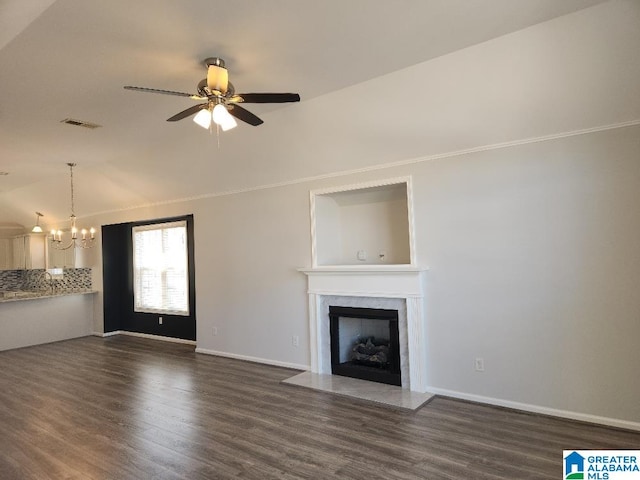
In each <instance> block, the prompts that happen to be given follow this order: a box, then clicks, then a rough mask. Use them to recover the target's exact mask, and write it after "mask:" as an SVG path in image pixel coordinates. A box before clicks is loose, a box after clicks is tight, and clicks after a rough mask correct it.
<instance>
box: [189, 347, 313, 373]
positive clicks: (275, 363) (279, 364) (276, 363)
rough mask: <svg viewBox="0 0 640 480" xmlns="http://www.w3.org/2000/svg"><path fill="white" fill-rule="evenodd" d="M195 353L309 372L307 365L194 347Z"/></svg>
mask: <svg viewBox="0 0 640 480" xmlns="http://www.w3.org/2000/svg"><path fill="white" fill-rule="evenodd" d="M196 353H202V354H204V355H215V356H218V357H226V358H234V359H236V360H244V361H247V362H254V363H264V364H265V365H273V366H275V367H284V368H293V369H294V370H309V368H310V367H309V365H301V364H298V363H289V362H280V361H278V360H270V359H267V358H260V357H250V356H247V355H237V354H235V353H228V352H219V351H217V350H208V349H205V348H200V347H196Z"/></svg>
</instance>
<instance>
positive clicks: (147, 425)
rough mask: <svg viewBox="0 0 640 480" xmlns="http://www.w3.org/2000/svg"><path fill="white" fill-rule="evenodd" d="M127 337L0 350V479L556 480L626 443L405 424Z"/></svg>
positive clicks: (598, 433)
mask: <svg viewBox="0 0 640 480" xmlns="http://www.w3.org/2000/svg"><path fill="white" fill-rule="evenodd" d="M295 373H296V372H295V371H293V370H288V369H285V368H278V367H271V366H265V365H258V364H252V363H248V362H242V361H238V360H232V359H227V358H220V357H212V356H207V355H200V354H196V353H195V352H194V350H193V347H192V346H188V345H181V344H172V343H164V342H158V341H154V340H146V339H140V338H135V337H127V336H115V337H110V338H105V339H102V338H97V337H86V338H81V339H76V340H69V341H65V342H59V343H53V344H48V345H40V346H36V347H29V348H23V349H18V350H11V351H5V352H0V479H1V480H5V479H20V480H26V479H38V480H42V479H83V480H87V479H89V480H91V479H95V480H99V479H109V480H113V479H127V480H129V479H162V480H164V479H189V480H196V479H226V478H237V479H299V478H309V479H360V478H366V479H435V480H438V479H452V480H453V479H456V480H457V479H461V478H464V479H479V480H484V479H486V480H496V479H509V480H512V479H514V478H518V479H536V480H540V479H558V478H561V476H562V450H563V449H639V448H640V433H636V432H628V431H622V430H615V429H609V428H604V427H600V426H594V425H587V424H581V423H577V422H571V421H565V420H559V419H553V418H548V417H544V416H538V415H532V414H526V413H521V412H515V411H511V410H507V409H501V408H494V407H489V406H484V405H477V404H473V403H468V402H462V401H456V400H452V399H447V398H436V399H434V400H433V401H432V402H431V403H430V404H429V405H427V406H425V407H423V408H422V409H420V410H419V411H418V412H416V413H412V412H404V411H397V410H392V409H389V408H385V407H382V406H379V405H375V404H370V403H365V402H361V401H358V400H353V399H349V398H345V397H338V396H333V395H331V394H327V393H323V392H317V391H313V390H308V389H304V388H299V387H294V386H289V385H283V384H281V383H280V382H281V380H283V379H285V378H288V377H290V376H292V375H294V374H295Z"/></svg>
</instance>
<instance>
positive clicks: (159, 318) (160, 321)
mask: <svg viewBox="0 0 640 480" xmlns="http://www.w3.org/2000/svg"><path fill="white" fill-rule="evenodd" d="M158 325H162V317H158Z"/></svg>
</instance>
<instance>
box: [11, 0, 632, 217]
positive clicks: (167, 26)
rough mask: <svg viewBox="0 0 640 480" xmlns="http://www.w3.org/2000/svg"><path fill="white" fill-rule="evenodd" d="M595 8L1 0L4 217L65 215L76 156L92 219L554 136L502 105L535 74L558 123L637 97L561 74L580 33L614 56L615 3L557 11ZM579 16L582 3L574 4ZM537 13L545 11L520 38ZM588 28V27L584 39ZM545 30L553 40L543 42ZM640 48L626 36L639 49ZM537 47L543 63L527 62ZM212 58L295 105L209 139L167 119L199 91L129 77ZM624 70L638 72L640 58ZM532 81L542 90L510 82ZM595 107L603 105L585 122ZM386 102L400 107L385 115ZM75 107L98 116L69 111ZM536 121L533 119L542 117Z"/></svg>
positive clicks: (286, 0) (570, 0) (621, 5)
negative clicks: (609, 93) (588, 99)
mask: <svg viewBox="0 0 640 480" xmlns="http://www.w3.org/2000/svg"><path fill="white" fill-rule="evenodd" d="M601 3H602V2H601V1H599V0H563V1H561V2H559V1H557V0H485V1H471V0H393V1H389V0H385V1H382V0H349V1H344V0H323V1H317V0H313V1H312V0H269V1H257V0H236V1H234V2H228V1H225V2H221V1H219V0H183V1H180V2H176V1H173V0H137V1H133V2H132V1H124V0H109V1H105V2H93V1H89V2H88V1H86V0H57V1H51V0H40V1H35V0H30V1H29V2H24V1H23V0H0V32H1V33H0V86H1V88H0V172H2V171H4V172H8V173H9V175H4V176H0V226H2V225H4V226H7V225H11V224H15V223H19V224H23V225H30V224H31V223H32V222H33V221H34V219H35V215H34V213H33V212H34V211H36V210H39V211H41V212H43V213H44V214H45V219H43V223H45V224H46V223H47V220H49V221H54V220H58V219H63V218H65V217H67V216H68V214H69V191H68V167H67V166H66V165H65V164H66V163H67V162H76V163H77V164H78V166H77V168H76V170H75V180H76V214H77V215H78V216H82V215H88V214H93V213H97V212H101V211H108V210H114V209H121V208H127V207H130V206H136V205H143V204H149V203H155V202H162V201H168V200H172V199H178V198H186V197H194V196H199V195H207V194H211V193H216V192H226V191H233V190H238V189H244V188H251V187H255V186H260V185H269V184H275V183H278V182H286V181H290V180H293V179H296V178H302V177H305V176H312V175H322V174H327V173H330V172H334V171H340V170H347V169H352V168H363V167H368V166H371V165H376V164H382V163H385V162H391V161H397V160H402V159H407V158H412V157H418V156H421V155H433V154H439V153H444V152H446V151H452V150H456V149H464V148H473V147H476V146H478V145H485V144H488V143H499V142H501V141H510V140H514V139H517V138H527V137H528V136H535V135H538V134H540V133H542V134H545V133H546V134H553V133H555V132H554V131H551V130H549V132H545V131H542V132H539V131H536V130H535V128H533V127H532V126H531V125H530V124H528V123H527V122H526V121H522V119H519V121H515V122H514V120H513V119H512V118H510V117H509V116H503V117H500V112H499V111H498V110H499V109H500V108H502V107H501V105H507V104H514V107H513V108H519V109H530V110H532V111H534V112H535V111H536V109H537V108H538V107H537V103H536V102H537V98H536V97H535V95H531V92H532V91H533V90H532V88H538V86H539V85H542V87H544V88H546V95H547V96H548V93H549V91H551V92H554V91H555V94H556V95H558V96H559V97H560V96H561V95H564V96H566V97H568V101H572V102H574V103H575V105H574V104H571V105H573V106H574V107H575V108H573V107H572V108H573V110H570V112H571V118H568V117H569V114H566V115H564V114H563V113H562V112H559V113H558V115H554V116H553V119H552V121H551V125H552V126H553V128H555V129H563V128H577V127H579V128H589V127H590V126H593V124H594V122H595V124H596V125H598V124H602V122H603V121H604V122H611V123H615V122H616V121H619V120H620V118H622V119H623V120H624V119H625V118H627V119H629V118H637V113H638V110H637V108H636V107H637V105H636V104H637V102H636V103H634V102H631V104H629V103H628V102H625V101H623V98H620V101H619V102H618V103H616V102H615V101H614V102H613V106H610V105H611V102H610V101H607V102H604V100H603V101H602V102H601V103H602V105H600V104H598V105H595V106H594V107H593V109H592V110H590V109H589V108H583V106H581V105H582V104H583V103H584V102H583V100H584V97H580V96H576V95H577V94H576V88H575V85H574V84H571V83H569V82H565V83H562V82H558V73H559V71H558V70H557V69H567V72H563V73H562V75H560V76H566V75H568V76H569V77H571V76H576V78H578V77H579V78H582V76H583V74H584V73H585V72H584V71H581V68H583V66H584V63H582V60H581V59H579V58H578V59H575V58H571V59H566V58H565V59H564V60H563V59H562V58H561V57H559V58H553V56H552V55H550V56H546V55H545V52H553V51H555V50H557V48H556V45H555V42H556V41H558V42H560V48H562V45H564V43H563V42H565V43H566V48H567V49H568V50H567V51H570V49H571V48H573V47H574V46H572V40H570V41H567V38H569V37H570V38H571V39H572V38H574V37H573V36H571V35H573V34H575V37H576V42H578V41H593V47H592V49H595V50H596V52H595V55H598V54H601V55H602V58H609V56H610V55H608V52H607V51H605V50H603V51H602V52H599V51H598V50H599V48H600V49H604V48H607V47H606V42H602V41H598V40H597V39H596V40H595V41H594V40H593V35H596V36H597V35H599V30H598V29H599V28H601V26H599V25H598V24H594V23H593V22H592V21H591V20H590V19H591V18H602V17H603V14H602V12H607V11H609V6H608V5H609V4H607V5H605V6H603V5H598V6H596V7H594V8H603V10H602V12H598V14H597V15H596V14H593V15H587V14H585V16H584V17H581V18H584V19H585V20H583V21H582V23H576V25H580V31H578V30H576V31H575V32H571V31H569V32H566V28H564V27H563V28H561V29H560V28H557V27H556V28H554V26H553V25H554V24H553V21H552V22H548V21H549V20H551V19H554V18H556V17H560V16H562V15H567V14H571V13H572V12H577V11H578V10H581V9H584V8H586V7H591V6H594V5H597V4H601ZM611 4H615V6H614V7H611V8H612V9H613V10H616V11H621V12H623V13H624V12H625V11H626V17H627V18H628V17H629V12H630V11H631V13H632V14H633V15H636V16H635V17H634V16H633V15H632V16H631V20H629V21H630V22H635V21H637V19H638V18H640V17H638V16H637V15H638V10H639V9H638V8H637V7H638V5H639V4H640V2H637V1H636V0H626V1H625V0H619V1H614V2H611ZM605 7H607V9H604V8H605ZM625 9H626V10H625ZM590 10H591V9H590ZM583 12H588V10H583V11H580V12H578V13H575V14H573V16H576V15H580V14H582V13H583ZM617 15H622V13H619V12H618V13H617ZM568 17H572V15H569V16H568ZM568 17H563V18H568ZM604 21H606V18H605V20H604ZM610 21H611V22H613V21H618V17H615V16H614V17H613V18H612V19H610ZM541 22H547V23H546V24H543V25H542V26H538V27H534V28H533V29H528V30H524V31H523V32H518V33H517V34H511V32H517V31H519V30H522V29H525V28H527V27H530V26H532V25H536V24H539V23H541ZM546 25H549V26H548V27H546ZM568 25H573V23H568ZM584 25H586V30H587V31H589V32H590V35H591V37H590V38H588V39H587V38H585V39H584V40H583V39H582V38H581V35H582V33H581V32H582V31H583V30H585V28H582V27H583V26H584ZM632 25H633V23H632ZM544 28H548V29H549V34H548V35H545V34H544V30H540V29H544ZM536 29H537V30H536ZM611 30H613V31H607V32H602V34H603V35H606V36H611V35H613V36H616V35H618V37H616V38H614V40H613V41H619V42H622V43H625V42H626V43H628V38H627V37H624V35H628V32H627V31H626V30H624V29H622V31H621V32H617V31H616V30H618V29H617V28H614V29H611ZM529 32H530V33H529ZM541 32H542V33H541ZM562 32H564V33H562ZM507 34H510V35H511V37H510V36H507V37H503V36H505V35H507ZM541 35H542V36H541ZM554 35H560V37H558V38H555V37H554ZM632 35H633V34H632ZM498 37H502V38H504V39H506V40H505V41H502V38H500V39H498ZM529 37H530V38H529ZM537 38H548V39H549V40H548V42H546V41H545V43H546V44H544V45H541V46H538V44H539V43H540V42H539V41H538V40H536V39H537ZM491 39H497V40H495V41H492V42H496V43H491V42H488V41H489V40H491ZM636 39H637V37H633V41H635V40H636ZM519 42H521V43H519ZM639 46H640V45H635V46H633V45H632V47H633V52H637V47H639ZM576 48H577V47H576ZM590 48H591V47H590ZM452 52H456V53H455V54H452V55H448V54H451V53H452ZM536 55H541V58H540V59H537V61H536V62H535V63H534V64H532V63H531V62H530V59H531V57H532V56H536ZM621 55H622V58H618V57H616V58H614V59H613V60H615V61H618V62H626V63H629V62H627V58H626V55H630V52H626V51H624V52H622V53H621ZM210 56H219V57H222V58H224V59H225V60H226V62H227V67H228V69H229V72H230V79H231V81H232V82H233V83H234V85H235V86H236V89H237V90H238V91H240V92H270V91H275V92H298V93H300V95H301V97H302V102H301V103H300V104H284V105H277V106H273V105H247V108H248V109H249V110H251V111H253V112H254V113H256V114H258V115H259V116H261V117H262V118H263V119H264V120H265V124H264V125H261V126H259V127H251V126H249V125H246V124H242V125H240V126H239V127H238V128H236V129H235V130H232V131H229V132H225V133H221V135H220V138H219V145H218V139H217V138H216V136H215V134H214V135H211V134H209V133H208V132H206V131H205V130H203V129H201V128H200V127H198V126H196V125H195V124H194V123H193V122H191V121H190V120H189V119H185V120H183V121H181V122H177V123H168V122H166V121H165V120H166V119H167V118H169V117H170V116H172V115H174V114H175V113H177V112H179V111H181V110H183V109H185V108H187V107H189V106H191V105H192V104H193V101H192V100H190V99H188V98H181V97H173V96H166V95H155V94H148V93H137V92H131V91H126V90H124V89H123V88H122V87H123V86H124V85H138V86H145V87H152V88H160V89H168V90H178V91H183V92H195V87H196V84H197V83H198V81H199V80H200V79H202V78H203V77H204V76H205V69H204V66H203V65H202V60H203V59H204V58H206V57H210ZM475 58H482V62H481V63H478V62H477V61H475V60H474V59H475ZM505 58H509V59H510V61H509V62H507V63H505V62H504V59H505ZM598 58H599V57H598ZM527 59H528V60H527ZM613 60H612V61H613ZM547 61H548V63H549V64H548V65H546V67H548V68H545V70H544V72H545V73H543V74H541V71H540V68H539V66H540V64H541V62H542V63H545V62H547ZM607 61H608V60H607ZM555 62H558V63H555ZM574 63H575V65H574ZM533 65H537V67H536V68H534V67H533ZM603 67H607V65H604V66H603ZM630 68H632V69H633V71H632V73H633V74H634V75H635V74H637V73H638V68H637V61H635V63H634V62H633V61H632V62H631V67H630ZM461 72H463V73H464V74H463V75H461ZM486 72H491V74H490V75H488V76H486V75H485V73H486ZM614 75H615V74H614V73H611V72H608V70H607V69H606V68H605V69H603V70H602V71H601V73H600V74H598V75H597V76H602V78H596V79H593V78H591V80H590V81H591V83H593V84H594V85H592V86H591V87H593V88H599V87H598V85H600V83H598V84H597V85H596V84H595V83H597V82H600V81H601V83H602V85H604V86H606V88H610V87H611V85H612V82H613V85H615V82H624V80H621V79H620V78H618V77H614ZM524 76H526V78H532V84H534V86H533V87H532V85H521V82H518V81H517V80H518V79H519V78H521V77H524ZM627 76H628V75H627ZM471 77H473V78H472V80H473V82H471V83H470V82H469V80H470V78H471ZM485 77H486V78H485ZM590 77H593V75H590ZM609 77H611V78H609ZM621 77H622V76H621ZM495 78H501V79H503V80H504V81H505V82H509V81H511V82H512V84H513V85H516V88H514V87H513V85H512V86H511V87H510V88H509V92H510V93H509V94H510V95H512V96H513V98H507V99H506V100H505V99H504V98H500V99H499V100H500V101H499V102H495V101H492V96H496V98H498V97H501V96H502V95H504V90H505V88H504V85H503V84H501V83H496V82H495V81H491V79H495ZM636 79H637V77H635V78H633V77H632V78H631V79H630V80H629V81H630V82H631V81H634V80H636ZM596 81H597V82H596ZM554 82H555V83H554ZM594 82H595V83H594ZM637 83H638V82H634V83H633V84H637ZM556 84H557V88H556V86H554V85H556ZM474 85H475V86H474ZM604 86H603V87H602V88H605V87H604ZM591 87H590V88H591ZM618 87H619V88H618V90H619V89H620V88H622V89H625V88H626V89H629V88H631V89H633V88H634V87H633V86H630V85H627V84H624V85H619V86H618ZM477 89H482V90H477ZM556 90H557V91H556ZM577 90H578V91H579V89H577ZM452 91H455V92H456V94H455V98H453V97H452V94H451V92H452ZM479 91H481V92H482V97H483V99H484V101H486V103H487V105H489V104H491V105H493V107H492V108H493V109H497V110H495V111H494V112H493V113H492V115H495V119H496V120H495V121H494V122H487V119H486V112H481V111H480V110H481V109H480V107H479V106H478V107H475V106H474V105H476V103H477V101H478V96H479V95H478V92H479ZM622 93H624V94H626V93H627V92H626V91H625V90H623V91H622ZM574 97H575V98H574ZM621 97H622V95H621ZM638 97H640V95H638ZM562 98H564V97H562ZM609 100H610V99H609ZM614 100H615V99H614ZM596 107H597V108H596ZM625 108H626V109H627V110H628V111H627V112H626V113H624V112H623V113H624V114H623V115H622V116H621V115H620V110H621V109H622V110H624V109H625ZM610 110H611V111H610ZM614 110H615V111H614ZM593 112H597V116H598V118H591V117H592V116H595V114H593ZM384 113H388V114H389V115H390V117H388V119H387V120H385V121H384V122H383V121H381V119H383V118H384V117H383V114H384ZM565 116H566V117H567V118H565ZM634 116H636V117H634ZM67 117H71V118H74V119H79V120H83V121H88V122H93V123H97V124H99V125H101V126H102V127H101V128H98V129H96V130H88V129H84V128H80V127H73V126H69V125H66V124H63V123H60V121H61V120H63V119H65V118H67ZM543 117H544V116H543V115H542V114H541V118H540V124H541V125H543V124H544V125H549V122H548V121H547V120H546V119H545V118H543ZM608 117H611V118H608ZM576 119H578V121H577V123H576ZM565 120H566V121H565ZM500 122H504V125H502V124H501V123H500ZM563 122H564V123H563ZM581 122H582V123H581ZM565 123H566V125H565ZM396 124H398V126H397V127H396ZM583 124H584V125H583ZM549 128H551V127H549Z"/></svg>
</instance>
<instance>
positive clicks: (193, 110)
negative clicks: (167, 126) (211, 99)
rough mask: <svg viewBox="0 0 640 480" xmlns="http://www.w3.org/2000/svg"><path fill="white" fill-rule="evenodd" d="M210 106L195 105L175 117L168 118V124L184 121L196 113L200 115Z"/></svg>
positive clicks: (203, 104)
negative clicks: (200, 112)
mask: <svg viewBox="0 0 640 480" xmlns="http://www.w3.org/2000/svg"><path fill="white" fill-rule="evenodd" d="M208 106H209V104H208V103H199V104H198V105H194V106H193V107H189V108H187V109H186V110H183V111H181V112H180V113H176V114H175V115H174V116H173V117H171V118H167V122H177V121H178V120H182V119H183V118H187V117H188V116H190V115H193V114H194V113H198V112H199V111H200V110H202V109H203V108H207V107H208Z"/></svg>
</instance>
